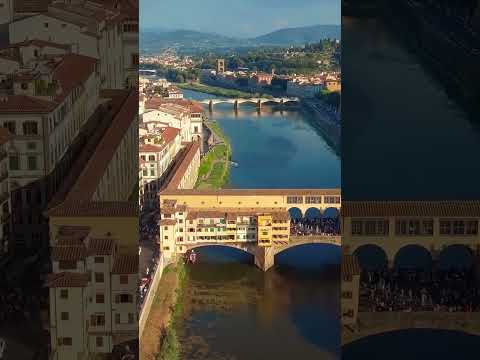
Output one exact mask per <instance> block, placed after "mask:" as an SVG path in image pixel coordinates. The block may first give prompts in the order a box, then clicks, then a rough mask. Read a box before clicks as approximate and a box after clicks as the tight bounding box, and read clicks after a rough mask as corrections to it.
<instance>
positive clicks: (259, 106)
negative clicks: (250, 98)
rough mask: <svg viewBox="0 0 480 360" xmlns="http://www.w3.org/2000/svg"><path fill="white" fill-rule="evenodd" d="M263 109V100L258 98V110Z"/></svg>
mask: <svg viewBox="0 0 480 360" xmlns="http://www.w3.org/2000/svg"><path fill="white" fill-rule="evenodd" d="M261 109H262V101H261V100H258V101H257V110H261Z"/></svg>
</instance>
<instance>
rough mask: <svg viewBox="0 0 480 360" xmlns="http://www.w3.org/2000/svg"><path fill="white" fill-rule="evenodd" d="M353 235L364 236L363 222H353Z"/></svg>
mask: <svg viewBox="0 0 480 360" xmlns="http://www.w3.org/2000/svg"><path fill="white" fill-rule="evenodd" d="M352 235H362V222H361V221H359V220H354V221H352Z"/></svg>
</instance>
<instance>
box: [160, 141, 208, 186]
mask: <svg viewBox="0 0 480 360" xmlns="http://www.w3.org/2000/svg"><path fill="white" fill-rule="evenodd" d="M199 151H200V144H199V143H198V142H196V141H195V142H192V143H189V145H187V147H186V149H185V151H184V153H183V154H182V155H183V156H182V159H181V160H180V161H178V162H177V163H176V164H175V166H174V168H173V170H172V172H171V173H172V174H173V176H172V177H171V179H170V180H167V186H166V187H167V189H175V190H176V189H178V186H179V185H180V183H181V181H182V178H183V176H184V175H185V172H186V171H187V169H188V167H189V166H190V164H191V162H192V160H193V158H194V157H195V155H196V154H197V153H198V152H199Z"/></svg>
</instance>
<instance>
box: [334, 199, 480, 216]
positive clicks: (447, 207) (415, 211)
mask: <svg viewBox="0 0 480 360" xmlns="http://www.w3.org/2000/svg"><path fill="white" fill-rule="evenodd" d="M341 212H342V216H343V217H362V216H363V217H373V216H436V217H442V216H466V217H478V216H480V201H478V200H475V201H344V202H343V203H342V210H341Z"/></svg>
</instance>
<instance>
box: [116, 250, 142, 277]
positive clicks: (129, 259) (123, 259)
mask: <svg viewBox="0 0 480 360" xmlns="http://www.w3.org/2000/svg"><path fill="white" fill-rule="evenodd" d="M136 273H138V255H136V254H135V255H119V256H118V257H117V258H116V259H115V261H114V262H113V268H112V274H136Z"/></svg>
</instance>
